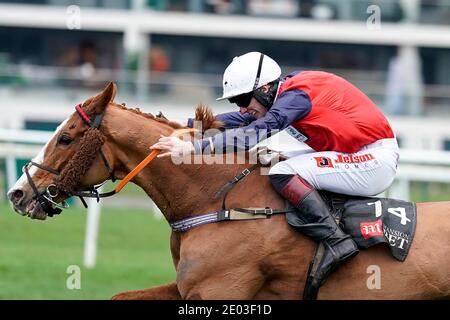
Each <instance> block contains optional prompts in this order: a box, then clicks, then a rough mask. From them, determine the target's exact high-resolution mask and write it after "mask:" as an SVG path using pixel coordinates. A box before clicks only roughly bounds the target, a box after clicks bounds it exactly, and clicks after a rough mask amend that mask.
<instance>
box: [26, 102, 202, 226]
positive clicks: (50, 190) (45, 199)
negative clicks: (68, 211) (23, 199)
mask: <svg viewBox="0 0 450 320" xmlns="http://www.w3.org/2000/svg"><path fill="white" fill-rule="evenodd" d="M75 110H76V111H77V113H78V114H79V116H80V117H81V119H82V120H83V121H84V123H86V124H87V125H88V126H89V128H91V129H94V130H98V128H99V126H100V124H101V122H102V120H103V116H104V113H101V114H97V115H96V116H95V118H94V120H91V119H90V118H89V116H88V115H87V114H86V113H85V112H84V110H83V109H82V107H81V105H80V104H79V105H77V106H75ZM193 131H195V129H191V128H189V129H180V130H177V131H175V132H173V133H172V134H171V136H180V135H182V134H185V133H190V132H193ZM85 134H86V133H85ZM98 151H99V153H100V156H101V158H102V160H103V162H104V164H105V168H106V169H107V171H108V173H109V179H107V180H112V182H114V181H116V177H115V176H114V171H113V169H112V168H111V166H110V165H109V163H108V160H107V159H106V157H105V155H104V153H103V151H102V150H101V148H100V149H99V150H98ZM159 152H160V151H159V150H153V151H152V152H151V153H150V154H149V155H148V156H147V157H146V158H145V159H144V160H142V161H141V162H140V163H139V164H138V165H137V166H136V167H135V168H134V169H133V170H131V171H130V172H129V173H128V174H127V175H126V176H125V177H124V178H123V179H122V181H121V182H120V183H119V184H118V185H117V187H116V188H115V189H114V190H112V191H109V192H104V193H99V192H98V189H99V188H100V187H101V186H102V185H103V184H104V183H102V184H100V185H99V186H94V187H92V189H90V190H86V191H81V192H74V191H71V192H67V194H68V195H69V196H78V197H79V198H80V200H81V202H82V203H83V205H84V207H85V208H87V207H88V206H87V203H86V201H85V200H84V197H86V198H96V199H97V202H99V201H100V198H106V197H110V196H113V195H115V194H116V193H119V192H120V191H121V190H122V189H123V187H125V185H126V184H127V183H128V182H130V180H131V179H133V178H134V177H135V176H136V175H137V174H138V173H139V172H141V171H142V170H143V169H144V168H145V167H146V166H147V165H148V164H149V163H150V162H152V161H153V160H154V159H155V158H156V156H157V155H158V154H159ZM29 166H36V167H37V168H39V169H41V170H44V171H47V172H50V173H52V174H54V175H56V176H58V177H61V172H59V171H58V170H55V169H53V168H51V167H48V166H44V165H41V164H38V163H36V162H33V161H30V162H28V163H27V164H26V165H25V166H24V167H23V172H24V173H25V174H26V176H27V179H28V182H29V184H30V185H31V188H32V189H33V192H34V193H35V195H36V198H37V200H38V202H39V204H40V205H41V207H42V209H43V210H44V211H45V212H46V213H47V214H48V215H49V216H50V217H52V216H53V215H55V214H60V213H61V211H62V209H65V208H67V207H68V205H67V203H66V202H65V201H64V202H63V203H62V204H58V203H56V202H55V201H53V198H56V197H57V196H58V195H59V194H58V190H59V189H60V188H57V186H56V185H55V184H51V185H49V186H48V187H47V188H46V190H44V191H43V192H39V191H38V188H37V187H36V185H35V183H34V182H33V179H32V178H31V175H30V173H29V169H28V167H29Z"/></svg>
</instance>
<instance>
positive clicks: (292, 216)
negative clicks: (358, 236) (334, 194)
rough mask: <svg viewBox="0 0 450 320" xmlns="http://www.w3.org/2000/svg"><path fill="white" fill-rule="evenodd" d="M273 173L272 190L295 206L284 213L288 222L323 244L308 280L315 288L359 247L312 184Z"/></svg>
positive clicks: (292, 176)
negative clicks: (319, 261)
mask: <svg viewBox="0 0 450 320" xmlns="http://www.w3.org/2000/svg"><path fill="white" fill-rule="evenodd" d="M276 176H278V177H271V178H272V183H273V185H274V187H275V189H277V191H278V192H279V193H280V194H281V195H282V196H283V197H284V198H285V199H286V200H288V201H289V202H290V203H291V204H292V205H293V206H294V207H295V208H297V209H298V210H296V211H295V212H290V213H287V214H286V220H287V222H288V223H289V224H290V225H291V226H292V227H294V228H295V229H296V230H298V231H299V232H301V233H303V234H305V235H307V236H309V237H311V238H313V239H314V240H315V241H316V242H322V244H323V245H324V249H325V251H324V253H323V258H322V260H321V263H320V265H319V267H318V269H317V272H316V273H315V275H314V278H313V279H308V281H309V282H310V284H311V285H312V286H313V287H314V288H315V289H317V290H318V288H319V287H320V286H321V285H322V284H323V283H324V282H325V280H326V279H327V277H328V276H329V275H330V274H331V273H332V272H333V271H334V270H336V268H338V267H339V266H340V265H341V264H343V263H344V262H345V261H347V260H349V259H350V258H351V257H353V256H355V255H356V254H358V252H359V250H358V247H357V245H356V243H355V242H354V241H353V239H352V238H351V237H350V236H349V235H347V234H345V233H344V232H343V231H342V230H341V228H340V227H339V226H338V224H337V223H336V220H335V219H334V218H333V217H332V215H331V213H330V211H329V209H328V206H327V205H326V204H325V202H324V201H323V199H322V197H321V196H320V194H319V193H318V192H317V190H315V189H314V187H312V186H311V185H310V184H309V183H308V182H307V181H305V180H304V179H302V178H301V177H300V176H298V175H295V176H294V175H276ZM280 178H281V179H280ZM280 182H281V183H280ZM280 187H281V188H280ZM317 290H316V292H317Z"/></svg>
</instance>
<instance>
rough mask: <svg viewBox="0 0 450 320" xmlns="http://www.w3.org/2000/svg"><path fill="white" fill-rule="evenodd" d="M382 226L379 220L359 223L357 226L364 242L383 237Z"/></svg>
mask: <svg viewBox="0 0 450 320" xmlns="http://www.w3.org/2000/svg"><path fill="white" fill-rule="evenodd" d="M382 225H383V222H382V221H381V219H378V220H376V221H371V222H361V223H360V224H359V229H360V231H361V235H362V236H363V238H364V240H367V239H369V238H372V237H375V236H383V235H384V233H383V228H382Z"/></svg>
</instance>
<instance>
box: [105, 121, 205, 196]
mask: <svg viewBox="0 0 450 320" xmlns="http://www.w3.org/2000/svg"><path fill="white" fill-rule="evenodd" d="M195 131H197V130H196V129H193V128H189V129H179V130H175V131H174V132H172V134H171V135H170V136H171V137H178V136H180V135H182V134H185V133H191V132H195ZM160 152H161V150H153V151H152V152H151V153H150V154H149V155H148V156H147V157H145V159H144V160H142V161H141V162H140V163H139V164H138V165H137V166H136V167H135V168H134V169H133V170H131V171H130V173H128V174H127V175H126V176H125V178H123V179H122V181H120V183H119V184H118V185H117V187H116V189H114V192H115V193H119V192H120V190H122V188H123V187H125V185H126V184H127V183H128V182H130V180H131V179H133V178H134V177H135V176H136V175H137V174H138V173H139V172H141V171H142V169H144V168H145V167H146V166H147V165H148V164H149V163H150V162H152V161H153V160H154V159H155V158H156V156H157V155H158V154H159V153H160Z"/></svg>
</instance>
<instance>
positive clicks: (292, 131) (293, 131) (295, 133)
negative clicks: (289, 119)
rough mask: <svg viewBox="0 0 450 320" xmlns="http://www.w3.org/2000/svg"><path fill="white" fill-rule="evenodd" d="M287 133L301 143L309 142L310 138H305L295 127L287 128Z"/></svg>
mask: <svg viewBox="0 0 450 320" xmlns="http://www.w3.org/2000/svg"><path fill="white" fill-rule="evenodd" d="M286 132H287V133H288V134H289V135H290V136H291V137H293V138H294V139H297V140H298V141H300V142H305V141H306V140H308V137H307V136H305V135H304V134H303V133H301V132H300V131H298V130H297V129H295V128H294V127H293V126H289V127H287V128H286Z"/></svg>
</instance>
